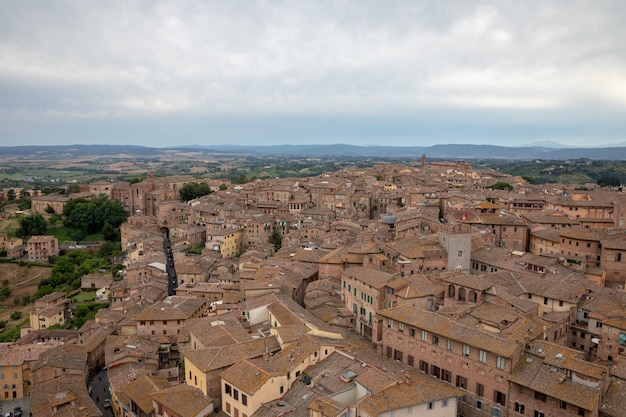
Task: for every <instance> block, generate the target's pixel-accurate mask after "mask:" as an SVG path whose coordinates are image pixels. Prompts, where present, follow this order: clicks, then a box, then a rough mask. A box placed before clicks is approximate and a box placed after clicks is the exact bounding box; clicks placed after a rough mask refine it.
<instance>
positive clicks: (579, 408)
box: [578, 407, 585, 417]
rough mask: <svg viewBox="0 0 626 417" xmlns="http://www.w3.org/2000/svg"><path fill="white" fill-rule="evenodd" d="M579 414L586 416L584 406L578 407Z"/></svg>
mask: <svg viewBox="0 0 626 417" xmlns="http://www.w3.org/2000/svg"><path fill="white" fill-rule="evenodd" d="M578 415H579V416H583V417H585V409H584V408H582V407H578Z"/></svg>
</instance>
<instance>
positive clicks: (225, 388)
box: [189, 372, 232, 395]
mask: <svg viewBox="0 0 626 417" xmlns="http://www.w3.org/2000/svg"><path fill="white" fill-rule="evenodd" d="M189 374H191V372H190V373H189ZM231 392H232V390H231V388H230V385H228V384H224V393H226V394H228V395H230V393H231Z"/></svg>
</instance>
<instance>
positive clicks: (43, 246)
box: [26, 236, 59, 263]
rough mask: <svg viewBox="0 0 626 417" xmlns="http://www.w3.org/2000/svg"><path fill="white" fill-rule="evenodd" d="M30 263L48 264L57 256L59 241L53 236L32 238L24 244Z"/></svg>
mask: <svg viewBox="0 0 626 417" xmlns="http://www.w3.org/2000/svg"><path fill="white" fill-rule="evenodd" d="M26 250H27V252H28V260H29V261H30V262H44V263H48V261H49V259H50V258H56V257H58V256H59V240H58V239H57V238H56V237H54V236H33V237H31V238H30V239H28V241H27V242H26Z"/></svg>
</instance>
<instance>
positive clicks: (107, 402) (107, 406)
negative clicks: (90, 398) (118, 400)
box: [104, 398, 111, 408]
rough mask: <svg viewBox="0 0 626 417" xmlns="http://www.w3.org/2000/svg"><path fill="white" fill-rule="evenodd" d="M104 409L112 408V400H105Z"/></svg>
mask: <svg viewBox="0 0 626 417" xmlns="http://www.w3.org/2000/svg"><path fill="white" fill-rule="evenodd" d="M104 408H111V400H109V399H108V398H107V399H105V400H104Z"/></svg>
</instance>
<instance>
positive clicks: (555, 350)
mask: <svg viewBox="0 0 626 417" xmlns="http://www.w3.org/2000/svg"><path fill="white" fill-rule="evenodd" d="M608 382H609V370H608V369H607V368H606V367H604V366H601V365H596V364H592V363H590V362H586V361H585V360H584V359H583V358H582V354H581V352H579V351H577V350H574V349H569V348H567V347H564V346H559V345H555V344H552V343H549V342H545V341H535V342H533V343H532V344H531V345H530V346H529V348H528V349H526V351H525V352H524V355H523V356H522V357H521V358H520V360H519V362H518V363H517V365H516V366H515V369H514V370H513V372H512V373H511V376H510V383H511V387H510V388H511V389H510V398H509V403H508V404H509V409H510V411H511V412H512V413H513V414H512V415H513V416H521V415H527V416H534V417H545V416H553V417H570V416H573V415H576V416H581V417H596V416H599V415H600V413H599V410H600V405H601V400H602V398H603V396H604V393H605V392H606V390H607V388H608Z"/></svg>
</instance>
